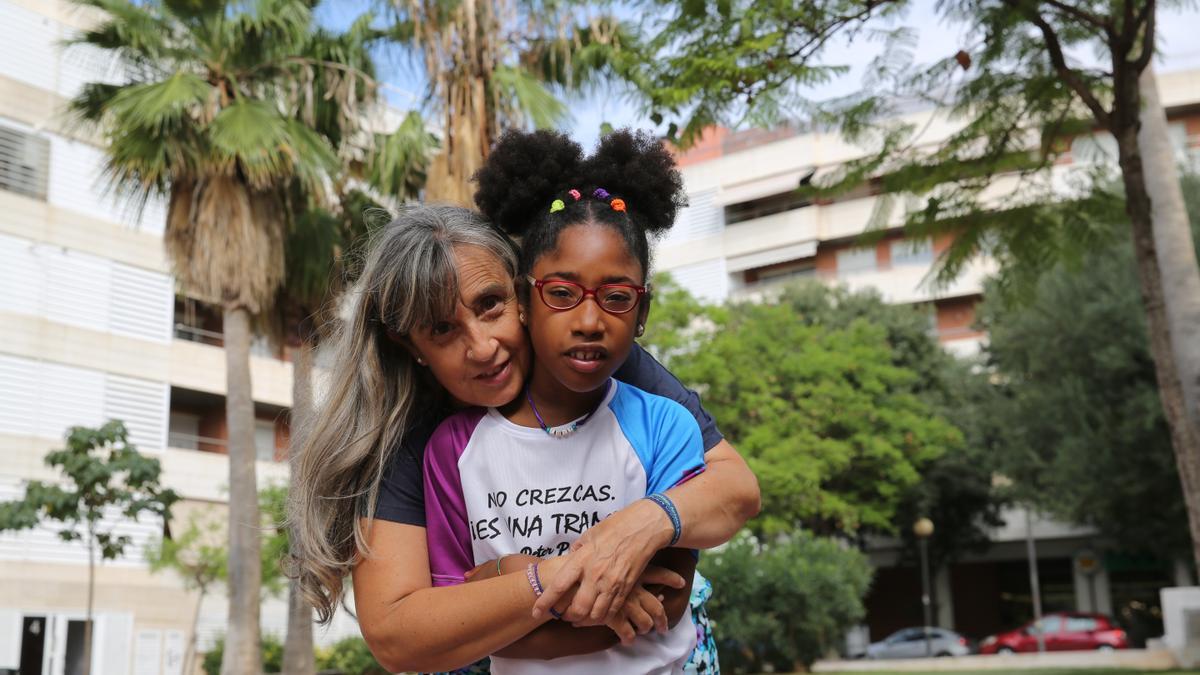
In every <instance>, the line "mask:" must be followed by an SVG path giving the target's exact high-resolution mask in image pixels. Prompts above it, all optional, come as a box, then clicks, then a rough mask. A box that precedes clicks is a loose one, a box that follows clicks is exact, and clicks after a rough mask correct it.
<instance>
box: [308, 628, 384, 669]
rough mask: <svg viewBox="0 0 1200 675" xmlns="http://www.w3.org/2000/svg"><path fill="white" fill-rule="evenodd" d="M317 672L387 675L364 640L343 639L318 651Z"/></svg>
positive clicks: (355, 638) (356, 638)
mask: <svg viewBox="0 0 1200 675" xmlns="http://www.w3.org/2000/svg"><path fill="white" fill-rule="evenodd" d="M317 670H318V671H320V672H321V673H325V674H328V675H333V674H334V673H336V674H338V675H386V674H387V671H386V670H384V669H383V666H380V665H379V663H378V662H376V661H375V657H374V656H372V655H371V650H370V649H367V643H366V642H364V641H363V639H362V638H358V637H348V638H342V639H341V640H338V641H337V642H335V643H333V644H332V645H330V646H329V647H327V648H325V649H318V650H317Z"/></svg>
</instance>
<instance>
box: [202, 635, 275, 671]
mask: <svg viewBox="0 0 1200 675" xmlns="http://www.w3.org/2000/svg"><path fill="white" fill-rule="evenodd" d="M224 652H225V637H224V636H221V637H219V638H217V641H216V643H215V644H213V648H212V649H210V650H208V651H207V652H205V653H204V660H203V661H202V662H201V664H200V665H201V667H202V668H204V672H205V673H206V674H207V675H221V655H222V654H223V653H224ZM262 655H263V672H264V673H278V672H282V671H283V643H282V642H280V641H279V638H277V637H275V636H274V635H264V636H263V639H262Z"/></svg>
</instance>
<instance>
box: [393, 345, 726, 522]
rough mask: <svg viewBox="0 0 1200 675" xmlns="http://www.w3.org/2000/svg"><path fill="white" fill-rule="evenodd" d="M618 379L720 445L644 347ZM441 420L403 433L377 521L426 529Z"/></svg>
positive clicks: (710, 423)
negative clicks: (674, 408)
mask: <svg viewBox="0 0 1200 675" xmlns="http://www.w3.org/2000/svg"><path fill="white" fill-rule="evenodd" d="M615 377H616V378H617V379H618V380H620V381H622V382H625V383H626V384H631V385H633V386H635V387H637V388H638V389H641V390H643V391H648V392H650V393H651V394H658V395H659V396H663V397H665V398H669V399H672V400H674V401H676V402H678V403H679V404H681V405H682V406H683V407H685V408H687V409H688V412H690V413H692V416H693V417H695V418H696V422H697V423H698V424H699V425H700V435H701V436H702V437H703V439H704V449H705V451H708V450H711V449H712V447H713V446H715V445H716V444H717V443H720V442H721V439H722V438H723V437H722V436H721V432H720V430H718V429H717V423H716V422H715V421H714V420H713V418H712V416H711V415H709V414H708V412H706V411H705V410H704V408H703V407H701V405H700V396H699V395H698V394H696V392H694V391H692V390H691V389H688V388H687V387H685V386H683V384H682V383H680V381H679V380H677V379H675V376H674V375H672V374H671V373H670V371H668V370H667V369H666V368H663V366H662V364H660V363H659V362H658V361H656V360H654V357H653V356H650V354H648V353H647V352H646V350H644V349H642V348H641V346H639V345H637V344H634V346H633V349H632V350H631V351H630V352H629V358H627V359H626V360H625V363H624V364H623V365H622V366H621V367H620V368H619V369H618V370H617V372H616V374H615ZM442 419H443V416H439V415H428V416H427V419H421V420H417V422H416V424H414V426H413V428H411V429H409V430H408V433H406V434H404V438H403V440H401V442H400V447H398V448H396V450H395V452H393V453H392V458H391V462H390V463H389V464H388V466H387V468H386V469H385V470H384V474H383V482H382V484H381V485H380V486H379V501H378V503H377V504H376V506H375V517H376V518H380V519H382V520H390V521H392V522H396V523H404V524H406V525H416V526H418V527H425V490H424V487H423V485H424V481H423V477H422V475H421V467H422V459H423V455H424V453H425V445H426V444H427V443H428V442H429V437H430V436H432V435H433V430H434V429H436V428H437V426H438V425H439V424H441V422H442Z"/></svg>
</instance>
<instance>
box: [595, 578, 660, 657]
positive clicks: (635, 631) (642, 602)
mask: <svg viewBox="0 0 1200 675" xmlns="http://www.w3.org/2000/svg"><path fill="white" fill-rule="evenodd" d="M663 600H664V598H663V596H661V595H654V594H653V593H651V592H650V591H648V590H646V589H645V588H643V587H641V586H638V587H636V588H634V589H633V592H632V593H630V594H629V598H628V599H627V600H625V605H624V606H623V607H622V608H621V609H620V610H619V611H618V612H617V614H616V616H614V617H613V618H612V619H610V620H609V621H608V622H607V623H605V624H604V625H606V626H608V627H609V628H610V629H612V631H613V632H614V633H616V634H617V637H618V638H620V639H621V644H623V645H631V644H633V640H634V638H636V637H637V636H638V635H645V634H646V633H649V632H650V631H651V630H652V629H653V630H657V631H658V633H659V635H663V634H665V633H666V632H667V611H666V610H665V609H663Z"/></svg>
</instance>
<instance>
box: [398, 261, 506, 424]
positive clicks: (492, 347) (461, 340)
mask: <svg viewBox="0 0 1200 675" xmlns="http://www.w3.org/2000/svg"><path fill="white" fill-rule="evenodd" d="M454 255H455V258H456V259H457V269H458V292H459V300H458V304H457V305H456V306H455V308H454V315H453V316H451V317H447V318H445V319H443V320H441V321H438V322H436V323H434V324H433V325H432V326H425V327H422V328H420V329H418V330H415V331H413V332H412V333H410V334H409V345H408V348H409V350H410V351H411V352H412V353H413V355H414V356H415V357H417V358H419V359H421V360H423V361H424V362H425V364H426V365H427V366H428V367H429V369H430V371H432V372H433V376H434V377H435V378H437V381H438V382H440V383H441V384H442V386H443V387H445V388H446V391H448V392H449V393H450V395H451V396H452V397H453V398H454V400H455V401H457V402H458V403H461V404H464V405H479V406H501V405H504V404H506V403H508V402H509V401H512V400H513V399H514V398H516V397H517V395H518V394H520V393H521V387H522V386H523V385H524V383H525V374H526V373H527V372H528V371H529V343H528V341H527V340H526V338H525V331H524V329H523V328H522V326H521V322H520V319H519V318H518V307H517V299H516V293H515V292H514V289H513V280H512V278H511V277H510V276H509V275H508V271H507V270H506V269H505V268H504V264H503V263H502V262H501V261H500V260H498V259H497V258H496V256H495V255H493V254H492V253H491V252H489V251H487V250H485V249H482V248H479V247H478V246H458V247H456V248H455V249H454Z"/></svg>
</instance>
